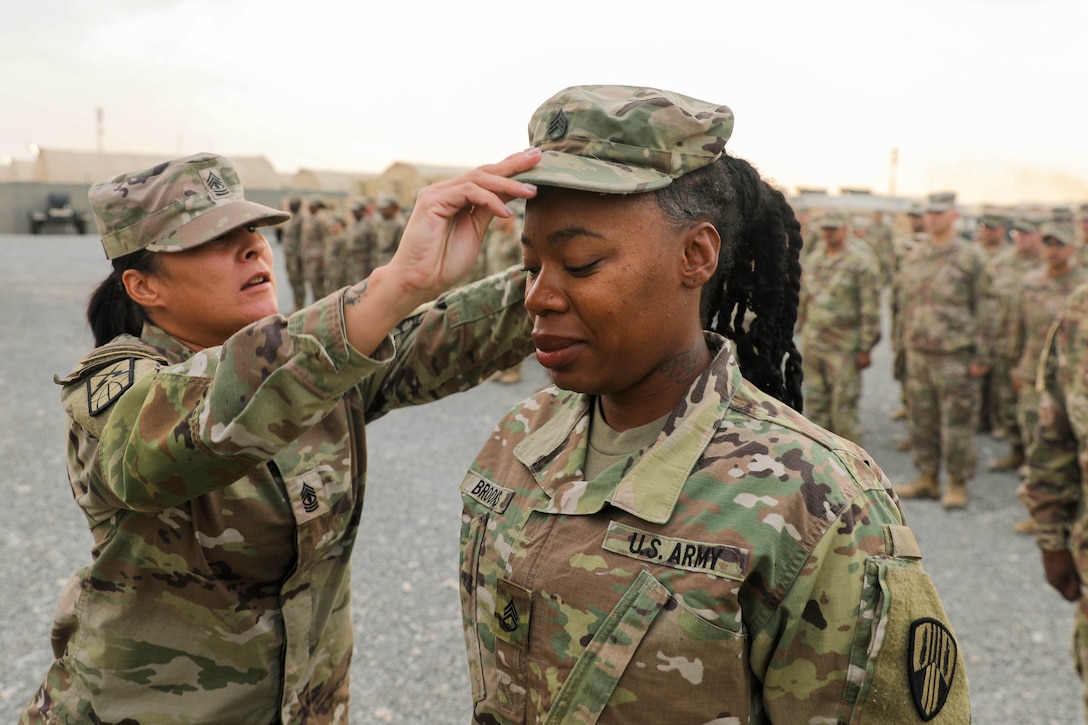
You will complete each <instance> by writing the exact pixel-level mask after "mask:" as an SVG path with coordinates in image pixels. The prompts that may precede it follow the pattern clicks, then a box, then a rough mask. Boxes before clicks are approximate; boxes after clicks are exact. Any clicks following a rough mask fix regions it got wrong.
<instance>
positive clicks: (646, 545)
mask: <svg viewBox="0 0 1088 725" xmlns="http://www.w3.org/2000/svg"><path fill="white" fill-rule="evenodd" d="M602 548H603V549H604V550H605V551H611V552H612V553H613V554H620V555H622V556H629V557H631V558H632V559H638V560H639V561H646V562H651V563H654V564H660V565H662V566H671V567H673V568H674V569H684V570H685V571H693V572H700V573H703V574H709V575H710V576H715V577H722V578H725V579H733V580H735V581H743V580H744V577H745V575H746V574H747V573H748V552H747V550H745V549H740V548H738V547H736V546H730V545H728V544H719V543H714V542H704V541H694V540H690V539H679V538H674V537H671V536H662V535H661V534H654V533H650V532H647V531H642V530H641V529H637V528H635V527H633V526H627V525H626V524H621V523H619V522H617V521H610V522H609V524H608V531H607V533H606V534H605V538H604V543H603V544H602Z"/></svg>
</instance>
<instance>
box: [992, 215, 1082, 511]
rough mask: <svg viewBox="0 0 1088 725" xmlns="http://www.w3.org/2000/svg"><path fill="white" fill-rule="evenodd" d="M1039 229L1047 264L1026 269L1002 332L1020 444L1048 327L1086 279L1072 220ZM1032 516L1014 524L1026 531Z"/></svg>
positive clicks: (1035, 416) (1032, 424)
mask: <svg viewBox="0 0 1088 725" xmlns="http://www.w3.org/2000/svg"><path fill="white" fill-rule="evenodd" d="M1040 233H1041V235H1042V238H1043V247H1044V252H1043V257H1044V258H1045V260H1046V264H1045V265H1044V266H1042V267H1040V268H1038V269H1034V270H1032V271H1031V272H1028V273H1027V274H1026V275H1024V279H1023V281H1022V282H1021V284H1020V285H1019V289H1018V291H1017V295H1016V297H1015V298H1014V301H1013V304H1012V308H1011V311H1010V315H1009V322H1010V324H1009V327H1007V328H1006V332H1005V334H1004V335H1003V337H1004V338H1005V339H1007V340H1008V349H1009V359H1008V363H1009V364H1008V366H1007V369H1009V370H1011V371H1012V385H1013V387H1014V389H1015V390H1016V396H1017V419H1018V421H1019V424H1020V436H1021V440H1022V441H1023V446H1024V448H1025V449H1026V448H1030V447H1031V444H1032V442H1033V441H1034V439H1035V428H1036V426H1037V425H1038V424H1039V393H1038V392H1037V391H1036V390H1035V381H1036V378H1037V376H1038V370H1039V358H1040V357H1041V355H1042V353H1043V348H1044V347H1045V346H1046V338H1047V332H1048V330H1050V328H1051V327H1052V326H1053V325H1054V321H1055V320H1056V319H1058V315H1059V314H1060V312H1061V309H1062V306H1063V305H1064V304H1065V301H1066V299H1068V297H1069V295H1070V294H1072V292H1073V290H1074V289H1076V288H1077V287H1079V286H1080V285H1081V284H1083V283H1084V282H1088V270H1086V269H1084V268H1082V267H1073V266H1072V264H1071V261H1072V259H1073V255H1074V254H1075V252H1076V246H1075V244H1076V232H1075V231H1074V229H1073V225H1072V224H1059V223H1057V222H1048V223H1046V224H1043V226H1042V229H1041V230H1040ZM1033 524H1034V521H1033V520H1031V519H1028V520H1027V521H1024V522H1020V523H1019V524H1017V525H1016V530H1017V531H1019V532H1021V533H1029V532H1030V531H1032V530H1033V529H1034V525H1033Z"/></svg>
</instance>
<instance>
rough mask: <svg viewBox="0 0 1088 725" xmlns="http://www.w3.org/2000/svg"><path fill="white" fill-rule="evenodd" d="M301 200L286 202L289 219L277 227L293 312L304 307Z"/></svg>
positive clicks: (304, 283)
mask: <svg viewBox="0 0 1088 725" xmlns="http://www.w3.org/2000/svg"><path fill="white" fill-rule="evenodd" d="M301 209H302V199H299V198H297V197H295V198H292V199H291V200H290V201H288V202H287V210H288V211H289V212H291V218H290V219H288V220H287V221H286V222H284V223H283V224H282V225H280V227H279V239H280V243H281V244H282V245H283V261H284V265H285V266H286V268H287V283H288V284H289V285H291V301H292V302H293V303H294V307H293V308H292V311H294V310H301V309H302V308H303V307H305V306H306V276H305V275H304V273H303V269H302V214H301V213H299V212H300V211H301Z"/></svg>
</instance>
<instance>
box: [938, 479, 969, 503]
mask: <svg viewBox="0 0 1088 725" xmlns="http://www.w3.org/2000/svg"><path fill="white" fill-rule="evenodd" d="M941 505H942V506H944V507H945V508H946V509H965V508H967V481H965V480H963V479H962V478H960V477H959V476H949V477H948V485H947V486H945V489H944V496H942V497H941Z"/></svg>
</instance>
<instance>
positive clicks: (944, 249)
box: [898, 192, 997, 509]
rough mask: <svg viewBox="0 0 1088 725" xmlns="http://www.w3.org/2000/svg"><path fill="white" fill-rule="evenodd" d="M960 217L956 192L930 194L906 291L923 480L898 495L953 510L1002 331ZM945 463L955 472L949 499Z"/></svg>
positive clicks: (974, 458) (903, 341)
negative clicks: (983, 381) (982, 387)
mask: <svg viewBox="0 0 1088 725" xmlns="http://www.w3.org/2000/svg"><path fill="white" fill-rule="evenodd" d="M957 217H958V213H957V211H956V195H955V194H954V193H951V192H941V193H936V194H931V195H930V196H929V201H928V204H927V205H926V225H927V227H928V229H929V234H930V237H929V241H928V243H927V244H924V245H920V246H918V247H917V248H916V249H915V250H914V253H913V254H912V255H911V257H910V258H909V259H908V260H907V263H906V265H905V266H904V268H903V271H902V282H901V284H900V290H899V292H900V294H899V304H900V308H901V310H902V315H903V319H902V323H901V327H900V330H899V334H900V340H899V344H900V345H902V346H903V348H904V349H905V350H906V353H907V401H908V405H909V407H910V438H911V449H912V454H913V456H914V465H915V467H916V468H917V469H918V473H919V475H918V478H917V479H915V480H914V481H913V482H911V483H910V484H908V485H906V486H904V487H902V488H901V489H898V493H899V495H900V496H901V497H902V498H928V499H937V498H940V499H941V503H942V504H943V505H944V506H945V508H949V509H953V508H964V507H965V506H966V505H967V482H968V481H969V480H970V479H971V477H972V476H973V475H974V472H975V466H976V464H977V462H978V453H977V451H976V450H975V444H974V434H975V427H976V424H977V421H978V403H979V389H978V388H979V386H978V381H979V378H981V377H982V376H983V375H985V374H986V372H987V371H988V370H989V369H990V368H991V366H992V361H993V347H992V346H993V339H994V336H995V333H996V327H997V305H996V302H995V300H994V298H993V290H992V287H991V280H990V275H989V272H988V271H987V270H986V260H985V257H984V256H983V254H982V252H981V251H980V250H979V249H978V246H977V245H975V244H973V243H972V242H969V241H966V240H964V239H963V238H962V237H960V236H959V234H957V232H956V226H955V222H956V219H957ZM942 463H943V464H944V465H945V467H946V469H947V473H948V480H947V483H946V486H945V490H944V495H943V496H942V494H941V486H940V483H939V481H938V476H939V474H940V469H941V464H942Z"/></svg>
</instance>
